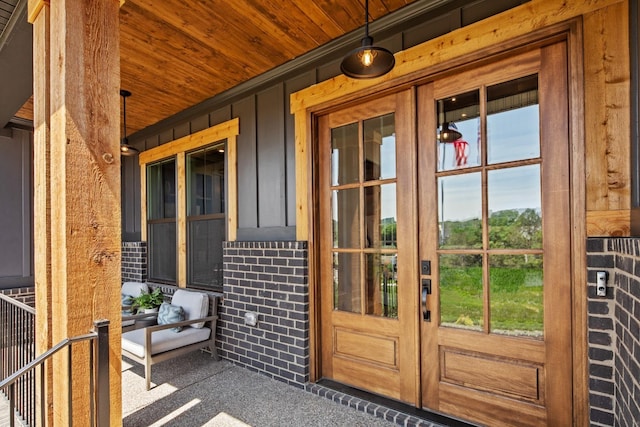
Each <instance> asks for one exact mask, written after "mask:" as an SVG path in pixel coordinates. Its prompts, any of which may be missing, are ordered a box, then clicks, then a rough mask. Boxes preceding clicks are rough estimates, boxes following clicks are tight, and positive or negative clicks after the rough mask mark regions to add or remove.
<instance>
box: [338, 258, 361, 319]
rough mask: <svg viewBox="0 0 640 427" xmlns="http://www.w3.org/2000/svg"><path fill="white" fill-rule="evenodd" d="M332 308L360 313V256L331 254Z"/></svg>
mask: <svg viewBox="0 0 640 427" xmlns="http://www.w3.org/2000/svg"><path fill="white" fill-rule="evenodd" d="M333 290H334V299H333V308H334V309H335V310H341V311H350V312H352V313H360V311H361V310H360V254H353V253H341V252H334V253H333Z"/></svg>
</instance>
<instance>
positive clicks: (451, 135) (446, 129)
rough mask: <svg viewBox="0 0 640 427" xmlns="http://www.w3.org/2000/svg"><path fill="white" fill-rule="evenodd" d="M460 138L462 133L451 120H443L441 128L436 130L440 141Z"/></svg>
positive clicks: (452, 140) (451, 140)
mask: <svg viewBox="0 0 640 427" xmlns="http://www.w3.org/2000/svg"><path fill="white" fill-rule="evenodd" d="M460 138H462V134H461V133H460V132H459V131H458V127H457V126H456V124H455V123H453V122H444V123H443V124H442V128H441V129H440V130H439V131H438V141H440V142H454V141H457V140H459V139H460Z"/></svg>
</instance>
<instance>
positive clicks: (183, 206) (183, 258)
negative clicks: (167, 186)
mask: <svg viewBox="0 0 640 427" xmlns="http://www.w3.org/2000/svg"><path fill="white" fill-rule="evenodd" d="M176 157H177V161H176V180H177V181H178V191H177V199H178V200H176V204H177V206H178V214H177V217H178V218H177V220H178V226H177V227H176V233H177V234H178V236H177V239H176V240H177V242H176V243H177V246H178V247H177V248H176V249H177V251H176V253H177V254H178V261H177V262H178V265H177V267H178V274H177V276H178V277H177V281H178V283H177V285H178V286H180V287H181V288H186V287H187V234H188V231H187V177H186V165H185V157H186V156H185V154H184V151H183V152H181V153H178V154H177V155H176Z"/></svg>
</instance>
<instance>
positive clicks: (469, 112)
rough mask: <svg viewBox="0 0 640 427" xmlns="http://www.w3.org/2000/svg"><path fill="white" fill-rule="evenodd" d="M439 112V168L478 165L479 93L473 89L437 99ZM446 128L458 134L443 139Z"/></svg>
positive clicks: (446, 168) (437, 139)
mask: <svg viewBox="0 0 640 427" xmlns="http://www.w3.org/2000/svg"><path fill="white" fill-rule="evenodd" d="M436 107H437V115H438V130H437V133H436V141H438V142H439V143H438V171H447V170H452V169H460V168H466V167H471V166H478V165H479V164H480V92H479V91H478V90H474V91H471V92H466V93H462V94H459V95H455V96H451V97H448V98H443V99H439V100H438V101H437V102H436ZM447 129H450V130H455V131H457V132H459V133H460V134H461V136H460V137H459V138H458V139H454V140H452V138H446V133H447Z"/></svg>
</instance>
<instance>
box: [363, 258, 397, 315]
mask: <svg viewBox="0 0 640 427" xmlns="http://www.w3.org/2000/svg"><path fill="white" fill-rule="evenodd" d="M396 260H397V256H396V255H395V254H384V253H379V252H378V253H369V254H367V256H366V266H365V272H366V273H365V274H366V283H367V287H366V289H367V314H371V315H374V316H383V317H392V318H397V317H398V276H397V271H398V270H397V264H396Z"/></svg>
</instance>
